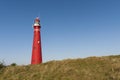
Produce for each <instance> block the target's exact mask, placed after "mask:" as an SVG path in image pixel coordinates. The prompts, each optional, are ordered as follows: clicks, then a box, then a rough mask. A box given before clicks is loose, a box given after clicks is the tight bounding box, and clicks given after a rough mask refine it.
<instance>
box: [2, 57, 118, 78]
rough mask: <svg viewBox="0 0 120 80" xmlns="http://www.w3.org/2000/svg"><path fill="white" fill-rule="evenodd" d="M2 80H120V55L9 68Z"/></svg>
mask: <svg viewBox="0 0 120 80" xmlns="http://www.w3.org/2000/svg"><path fill="white" fill-rule="evenodd" d="M0 80H120V55H116V56H106V57H89V58H84V59H66V60H62V61H49V62H46V63H42V64H39V65H26V66H7V67H4V68H1V69H0Z"/></svg>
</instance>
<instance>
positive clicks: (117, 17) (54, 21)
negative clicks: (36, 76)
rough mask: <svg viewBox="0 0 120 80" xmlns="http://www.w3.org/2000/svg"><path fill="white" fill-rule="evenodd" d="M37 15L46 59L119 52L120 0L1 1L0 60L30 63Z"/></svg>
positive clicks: (83, 56)
mask: <svg viewBox="0 0 120 80" xmlns="http://www.w3.org/2000/svg"><path fill="white" fill-rule="evenodd" d="M37 16H39V17H40V19H41V26H42V28H41V38H42V52H43V61H44V62H46V61H50V60H62V59H68V58H85V57H89V56H106V55H118V54H120V0H1V1H0V60H4V61H5V63H6V64H11V63H13V62H15V63H17V64H30V61H31V51H32V41H33V28H32V25H33V21H34V19H35V18H36V17H37Z"/></svg>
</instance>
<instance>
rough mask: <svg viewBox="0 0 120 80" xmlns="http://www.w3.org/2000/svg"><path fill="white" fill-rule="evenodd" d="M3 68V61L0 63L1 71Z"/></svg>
mask: <svg viewBox="0 0 120 80" xmlns="http://www.w3.org/2000/svg"><path fill="white" fill-rule="evenodd" d="M4 67H5V64H4V61H2V62H0V69H2V68H4Z"/></svg>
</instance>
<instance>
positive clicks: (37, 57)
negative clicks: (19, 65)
mask: <svg viewBox="0 0 120 80" xmlns="http://www.w3.org/2000/svg"><path fill="white" fill-rule="evenodd" d="M33 28H34V36H33V45H32V57H31V64H40V63H42V48H41V35H40V28H41V25H40V19H39V18H38V17H37V18H36V19H35V21H34V25H33Z"/></svg>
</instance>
